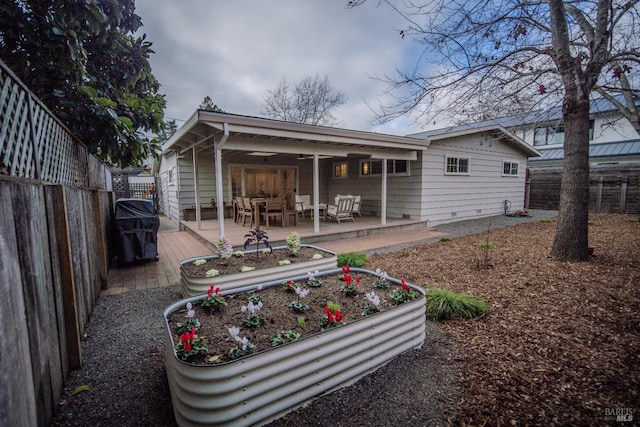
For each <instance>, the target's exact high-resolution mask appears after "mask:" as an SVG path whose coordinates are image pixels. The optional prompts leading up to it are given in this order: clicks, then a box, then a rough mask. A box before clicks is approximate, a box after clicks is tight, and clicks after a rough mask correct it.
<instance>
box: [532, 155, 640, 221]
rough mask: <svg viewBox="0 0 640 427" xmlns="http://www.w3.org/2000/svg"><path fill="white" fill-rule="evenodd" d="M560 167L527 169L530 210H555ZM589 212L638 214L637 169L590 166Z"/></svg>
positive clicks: (639, 176) (634, 166) (639, 185)
mask: <svg viewBox="0 0 640 427" xmlns="http://www.w3.org/2000/svg"><path fill="white" fill-rule="evenodd" d="M561 183H562V167H548V168H531V169H529V181H528V186H529V207H530V208H531V209H558V207H559V205H560V185H561ZM589 209H590V210H594V211H605V212H621V213H634V214H635V213H640V165H637V164H617V165H593V166H591V170H590V171H589Z"/></svg>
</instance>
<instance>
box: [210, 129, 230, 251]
mask: <svg viewBox="0 0 640 427" xmlns="http://www.w3.org/2000/svg"><path fill="white" fill-rule="evenodd" d="M222 130H223V134H222V138H220V141H218V143H217V144H216V142H215V140H214V141H213V146H214V147H215V170H216V200H217V202H216V206H217V207H218V229H219V230H220V239H222V238H223V237H224V197H223V194H222V147H223V146H224V144H225V143H226V142H227V139H228V138H229V124H228V123H223V124H222Z"/></svg>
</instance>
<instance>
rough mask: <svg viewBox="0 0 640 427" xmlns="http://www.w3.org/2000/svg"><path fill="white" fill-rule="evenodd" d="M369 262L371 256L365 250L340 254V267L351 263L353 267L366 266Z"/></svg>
mask: <svg viewBox="0 0 640 427" xmlns="http://www.w3.org/2000/svg"><path fill="white" fill-rule="evenodd" d="M368 263H369V257H368V256H367V254H365V253H364V252H346V253H343V254H338V267H342V266H344V265H350V266H351V267H359V268H360V267H364V266H365V265H367V264H368Z"/></svg>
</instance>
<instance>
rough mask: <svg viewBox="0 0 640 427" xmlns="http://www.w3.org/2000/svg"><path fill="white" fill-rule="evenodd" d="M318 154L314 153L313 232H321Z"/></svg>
mask: <svg viewBox="0 0 640 427" xmlns="http://www.w3.org/2000/svg"><path fill="white" fill-rule="evenodd" d="M319 163H320V161H319V157H318V154H314V155H313V232H314V233H319V232H320V207H319V206H318V205H319V204H320V178H319V176H320V172H319Z"/></svg>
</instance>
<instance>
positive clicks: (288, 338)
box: [271, 329, 300, 347]
mask: <svg viewBox="0 0 640 427" xmlns="http://www.w3.org/2000/svg"><path fill="white" fill-rule="evenodd" d="M298 338H300V334H299V333H297V332H295V331H292V330H291V329H287V330H281V331H278V333H276V334H274V335H273V337H272V338H271V345H272V346H274V347H275V346H278V345H281V344H286V343H289V342H293V341H296V340H297V339H298Z"/></svg>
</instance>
